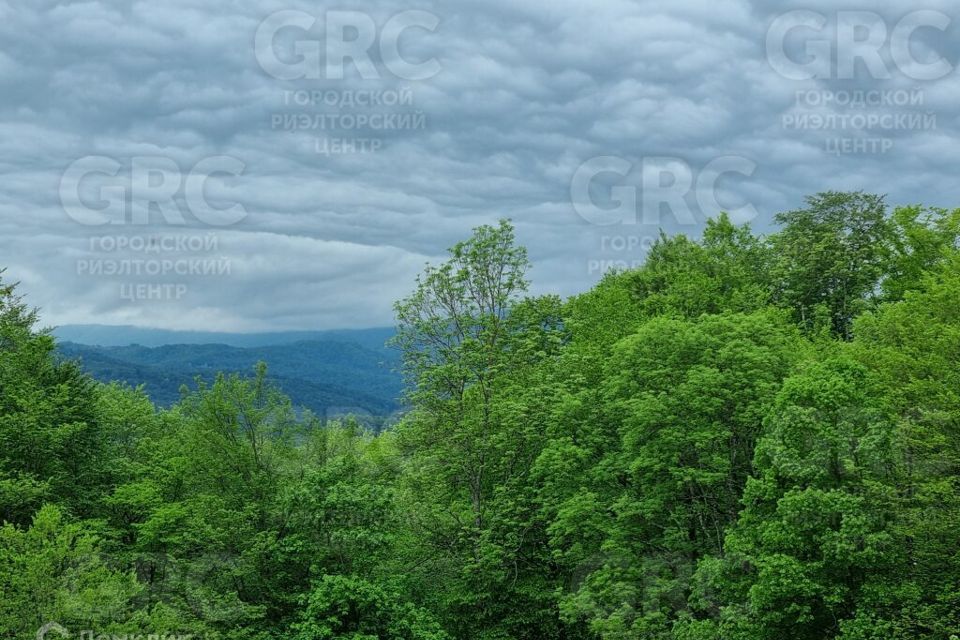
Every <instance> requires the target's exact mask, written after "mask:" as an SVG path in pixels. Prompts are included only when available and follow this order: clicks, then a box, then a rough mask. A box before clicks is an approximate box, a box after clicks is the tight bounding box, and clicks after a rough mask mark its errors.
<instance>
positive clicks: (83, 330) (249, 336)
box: [53, 324, 394, 351]
mask: <svg viewBox="0 0 960 640" xmlns="http://www.w3.org/2000/svg"><path fill="white" fill-rule="evenodd" d="M393 334H394V330H393V328H392V327H375V328H371V329H332V330H327V331H270V332H264V333H226V332H220V331H173V330H169V329H147V328H143V327H134V326H130V325H101V324H68V325H63V326H60V327H55V328H54V329H53V335H54V336H56V337H57V339H59V340H62V341H64V342H76V343H77V344H86V345H95V346H101V347H125V346H128V345H133V344H138V345H142V346H144V347H162V346H167V345H178V344H222V345H227V346H231V347H269V346H275V345H283V344H293V343H295V342H353V343H356V344H358V345H360V346H363V347H366V348H368V349H373V350H375V351H376V350H385V346H384V344H385V343H386V341H387V340H389V339H390V338H391V337H393Z"/></svg>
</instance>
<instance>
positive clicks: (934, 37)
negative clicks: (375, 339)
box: [0, 0, 960, 331]
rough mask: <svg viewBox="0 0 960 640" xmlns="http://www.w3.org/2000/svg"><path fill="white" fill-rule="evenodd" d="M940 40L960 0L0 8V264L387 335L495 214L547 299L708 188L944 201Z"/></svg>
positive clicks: (756, 202) (69, 318) (171, 301)
mask: <svg viewBox="0 0 960 640" xmlns="http://www.w3.org/2000/svg"><path fill="white" fill-rule="evenodd" d="M838 10H840V11H838ZM864 11H868V12H874V13H863V12H864ZM367 45H369V46H367ZM351 55H352V56H353V57H351ZM958 57H960V1H952V2H946V1H943V2H937V1H927V0H921V1H920V2H916V1H912V0H911V1H909V2H908V1H906V0H903V1H900V2H876V1H874V2H869V3H860V4H857V3H854V2H851V3H845V4H843V5H842V6H841V5H838V3H837V2H814V1H808V2H800V3H793V4H785V3H781V2H769V3H766V2H764V3H761V2H738V1H734V0H719V1H718V0H671V1H670V2H662V1H661V2H640V1H635V0H629V1H628V0H610V1H606V0H572V1H566V0H509V1H508V0H476V1H472V0H461V1H457V2H449V1H448V2H430V1H427V0H406V1H405V2H376V3H374V2H369V3H362V2H361V3H358V2H352V3H333V4H327V3H319V2H299V1H297V0H245V1H241V0H193V1H186V0H163V1H162V2H158V1H157V0H151V1H149V2H105V1H99V2H97V1H88V2H52V1H50V0H22V1H21V0H12V2H11V0H0V173H2V178H0V267H6V268H7V273H6V274H5V276H4V279H7V280H19V281H21V283H22V290H23V293H25V294H27V296H28V300H29V302H30V303H31V304H33V305H36V306H39V307H40V308H41V310H42V319H43V321H44V323H46V324H48V325H54V324H71V323H99V324H133V325H139V326H144V327H158V328H168V329H195V330H215V331H261V330H286V329H328V328H338V327H364V326H382V325H389V324H391V322H392V314H391V305H392V303H393V301H394V300H395V299H397V298H399V297H401V296H403V295H405V294H406V293H407V292H409V291H410V289H411V288H412V286H413V282H414V278H415V275H416V274H417V273H418V272H419V271H420V270H421V269H422V267H423V266H424V264H425V263H427V262H431V261H433V262H435V261H438V260H441V259H442V258H443V255H444V252H445V249H446V248H447V247H449V246H450V245H451V244H453V243H454V242H456V241H458V240H460V239H462V238H464V237H466V236H468V235H469V233H470V230H471V228H473V227H476V226H477V225H480V224H485V223H494V222H495V221H496V220H497V219H498V218H501V217H508V218H511V219H512V220H513V221H514V223H515V225H516V228H517V235H518V239H519V241H520V242H522V243H523V244H525V245H526V246H527V247H528V248H529V251H530V257H531V259H532V262H533V264H534V268H533V271H532V273H531V277H532V279H533V282H534V291H535V292H538V293H546V292H551V293H559V294H562V295H570V294H573V293H576V292H578V291H583V290H585V289H587V288H589V287H590V286H591V284H592V283H594V282H596V281H597V280H598V279H599V277H600V275H601V274H602V271H603V270H604V269H606V268H607V267H609V266H611V265H616V264H621V265H623V264H628V265H629V264H633V263H635V262H636V261H638V260H640V259H642V256H643V251H644V248H645V247H646V246H647V245H648V244H649V242H650V241H651V239H652V238H653V237H655V236H656V235H657V233H658V232H659V230H660V229H661V228H662V229H664V230H666V231H667V232H669V233H676V232H683V233H688V234H690V235H694V236H696V235H699V233H700V230H701V229H702V227H703V225H704V223H705V220H706V219H708V218H709V217H712V216H715V215H717V213H718V211H719V210H720V209H721V208H723V209H727V210H730V211H732V212H733V213H734V215H735V217H736V218H737V219H738V220H741V221H750V222H751V223H752V224H753V225H754V227H755V228H757V229H759V230H761V231H767V230H769V229H770V228H771V221H772V218H773V216H774V214H775V213H777V212H778V211H783V210H787V209H791V208H796V207H798V206H800V205H802V200H803V196H804V195H805V194H810V193H814V192H817V191H822V190H827V189H841V190H852V189H862V190H866V191H871V192H878V193H885V194H887V196H888V201H889V202H890V203H892V204H903V203H924V204H929V205H938V206H954V205H958V204H960V180H958V175H957V174H958V169H960V144H958V138H960V109H958V105H960V75H958V74H960V70H958V69H957V66H958ZM341 58H343V59H342V63H341V60H340V59H341ZM851 62H852V66H851V65H850V63H851ZM174 191H175V193H173V195H172V196H170V195H169V194H170V193H172V192H174ZM171 197H172V200H171V199H170V198H171ZM151 201H154V203H153V204H151ZM157 201H159V202H157Z"/></svg>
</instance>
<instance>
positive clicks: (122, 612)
mask: <svg viewBox="0 0 960 640" xmlns="http://www.w3.org/2000/svg"><path fill="white" fill-rule="evenodd" d="M777 221H778V223H779V230H778V231H777V232H776V233H774V234H772V235H770V236H767V237H760V236H758V235H756V234H754V233H753V232H752V231H751V230H750V229H749V228H748V227H747V226H736V225H734V224H733V223H732V222H731V221H730V220H729V219H728V218H727V217H726V216H723V215H721V216H720V217H719V218H717V219H715V220H711V221H710V222H709V223H708V225H707V227H706V230H705V232H704V234H703V237H702V238H699V239H693V238H688V237H685V236H682V235H678V236H673V237H665V236H664V237H661V238H660V240H659V241H658V242H657V243H656V245H655V246H654V247H653V248H652V250H651V251H650V253H649V255H648V257H647V260H646V262H645V264H644V265H643V266H642V267H641V268H639V269H636V270H632V271H624V272H616V273H610V274H608V275H607V276H606V277H605V278H604V279H603V280H602V281H601V282H600V283H599V284H597V286H596V287H595V288H593V289H592V290H591V291H588V292H586V293H584V294H582V295H578V296H575V297H573V298H571V299H569V300H561V299H559V298H557V297H554V296H539V297H535V296H530V295H528V294H527V285H528V283H527V280H526V272H527V267H528V263H527V257H526V253H525V251H524V249H523V248H522V247H519V246H517V245H516V243H515V241H514V236H513V229H512V227H511V226H510V224H509V223H508V222H506V221H504V222H501V223H500V224H499V226H493V227H480V228H478V229H476V230H475V233H474V235H473V236H472V237H471V238H470V239H468V240H466V241H464V242H461V243H459V244H457V245H455V246H454V247H453V248H452V249H451V250H450V256H449V260H448V261H447V262H445V263H444V264H441V265H436V266H433V267H430V268H428V269H427V270H426V271H425V272H424V274H423V275H422V276H421V277H420V278H419V280H418V282H417V283H416V287H415V289H414V291H413V293H412V294H411V295H410V296H409V297H407V298H406V299H404V300H402V301H400V302H399V303H398V304H397V305H396V314H397V322H398V335H397V338H396V340H395V342H396V346H397V348H398V349H400V351H401V353H402V359H403V368H404V373H405V375H406V380H407V402H408V405H409V408H410V411H409V412H408V413H407V415H406V416H405V418H404V419H403V420H402V422H401V423H400V424H399V425H398V426H396V427H395V428H393V429H391V430H389V431H387V432H385V433H383V434H381V435H374V434H371V433H370V432H368V431H366V430H364V429H363V428H362V427H361V426H360V425H359V424H357V423H355V422H352V421H350V420H345V421H342V422H340V423H334V424H328V425H321V423H320V422H319V421H318V420H317V419H315V418H313V417H311V416H310V415H309V414H306V415H304V414H302V413H301V412H299V411H296V410H295V409H294V407H292V406H291V403H290V401H289V400H288V399H287V398H285V397H284V396H283V395H281V394H280V393H278V392H277V391H276V390H275V389H273V388H271V386H270V385H269V384H268V383H267V382H266V380H265V375H266V374H265V369H264V367H262V366H261V367H258V369H257V370H256V371H255V372H254V375H253V376H251V377H247V378H243V377H238V376H220V377H218V378H217V379H216V381H215V382H214V383H212V384H210V385H202V384H201V385H200V386H199V387H198V388H195V389H193V390H192V391H189V392H185V393H184V396H183V398H182V400H181V401H180V402H179V403H177V404H176V405H175V406H173V407H172V408H170V409H168V410H158V409H157V408H155V407H154V406H153V405H152V404H151V403H150V401H149V400H148V399H147V398H146V397H145V396H144V394H143V393H142V392H141V391H139V390H136V389H130V388H126V387H123V386H120V385H117V384H113V385H104V384H99V383H95V382H93V381H92V380H91V379H90V378H89V377H88V376H87V375H86V374H84V373H83V372H82V371H81V370H80V369H79V367H78V366H77V365H75V364H73V363H71V362H63V361H60V360H58V359H57V358H56V357H55V355H54V342H53V339H52V338H51V337H50V336H49V335H48V334H46V333H44V332H42V331H39V330H37V328H36V320H37V318H36V314H35V313H34V312H33V311H32V310H31V309H30V308H29V307H28V306H27V305H26V304H25V303H24V302H23V301H22V299H21V298H20V297H19V294H18V292H17V291H16V290H15V288H14V286H12V285H9V284H6V285H4V284H2V283H0V518H2V521H3V525H2V528H0V638H11V639H12V638H18V639H19V638H33V637H34V634H35V633H36V631H37V629H38V628H40V627H41V625H43V624H45V623H48V622H57V623H58V624H60V625H63V627H65V628H66V629H68V630H70V631H71V632H72V633H73V634H74V637H77V635H78V634H80V633H83V632H84V631H86V630H89V631H91V632H92V633H93V634H95V635H99V634H109V635H121V636H123V635H127V634H131V635H130V637H131V638H132V637H133V635H136V634H164V635H167V634H175V635H193V636H194V637H196V638H200V637H203V638H211V639H219V638H223V639H236V640H240V639H251V640H253V639H256V640H269V639H273V638H277V639H280V638H284V639H287V638H289V639H292V640H320V639H325V638H349V639H353V640H361V639H374V638H391V639H393V638H397V639H436V640H439V639H452V638H463V639H468V638H469V639H475V638H477V639H491V640H493V639H506V638H529V639H549V638H558V639H560V638H562V639H568V640H573V639H580V638H583V639H587V638H605V639H621V638H657V639H661V638H662V639H666V638H675V639H678V640H706V639H708V638H711V639H720V638H723V639H742V640H762V639H770V640H774V639H776V640H781V639H788V638H789V639H797V640H807V639H809V640H823V639H826V638H837V639H840V638H842V639H843V640H866V639H872V638H876V639H880V638H884V639H898V638H903V639H907V638H910V639H917V638H930V639H947V638H950V637H951V635H952V634H960V486H958V485H960V482H958V479H960V247H958V239H960V210H956V211H948V210H941V209H931V208H925V207H900V208H896V209H893V210H892V211H891V210H890V208H889V207H888V206H887V205H886V204H885V203H884V201H883V199H882V198H880V197H877V196H872V195H868V194H863V193H832V192H831V193H821V194H818V195H815V196H812V197H810V198H808V199H807V201H806V203H805V205H804V207H803V208H802V209H798V210H796V211H790V212H786V213H783V214H780V215H779V216H777Z"/></svg>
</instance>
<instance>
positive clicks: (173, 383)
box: [53, 325, 401, 426]
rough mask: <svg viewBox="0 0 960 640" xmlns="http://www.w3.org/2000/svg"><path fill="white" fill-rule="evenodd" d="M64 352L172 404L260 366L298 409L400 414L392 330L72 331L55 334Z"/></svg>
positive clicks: (375, 416)
mask: <svg viewBox="0 0 960 640" xmlns="http://www.w3.org/2000/svg"><path fill="white" fill-rule="evenodd" d="M53 333H54V335H55V336H56V337H57V338H58V341H59V347H58V349H59V351H60V353H61V355H62V356H63V357H65V358H69V359H74V360H79V361H80V362H81V364H82V365H83V367H84V368H85V369H86V370H87V371H88V372H90V374H91V375H93V376H94V377H95V378H97V379H98V380H101V381H104V382H110V381H114V380H116V381H121V382H126V383H128V384H130V385H133V386H139V385H144V389H145V391H146V393H147V394H148V395H149V396H150V398H151V399H152V400H153V401H154V402H156V403H157V404H158V405H161V406H169V405H171V404H173V403H174V402H176V401H177V400H178V399H179V398H180V388H181V386H183V385H187V386H188V387H194V386H195V380H196V378H197V377H200V378H201V379H204V380H208V381H209V380H212V379H213V377H214V376H215V375H216V373H217V372H225V373H241V374H244V375H250V374H252V372H253V368H254V366H255V365H256V363H257V362H260V361H263V362H266V363H267V366H268V370H269V376H270V378H271V380H272V381H273V382H274V383H276V385H277V386H278V387H279V388H280V389H281V390H283V392H284V393H286V394H287V395H288V396H290V398H291V400H292V401H293V402H294V404H296V405H300V406H303V407H306V408H308V409H310V410H312V411H313V412H314V413H316V414H318V415H320V416H324V417H330V416H336V415H344V414H354V415H358V416H364V415H366V416H370V422H371V423H372V425H373V426H379V425H381V424H382V423H383V421H384V419H385V418H386V417H387V416H389V415H391V414H393V413H395V412H396V411H398V410H399V408H400V403H399V396H400V393H401V378H400V375H399V374H398V373H397V367H398V364H399V362H398V361H399V357H398V354H397V353H396V352H395V351H394V350H392V349H388V348H387V347H386V346H385V345H384V343H385V342H386V340H387V339H388V338H389V337H391V336H392V335H393V330H392V329H387V328H381V329H358V330H350V329H347V330H339V331H318V332H283V333H260V334H230V333H205V332H180V331H164V330H154V329H139V328H136V327H107V326H99V325H71V326H64V327H60V328H58V329H56V330H54V332H53Z"/></svg>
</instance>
